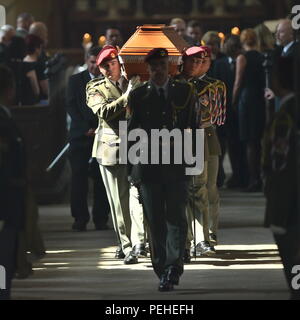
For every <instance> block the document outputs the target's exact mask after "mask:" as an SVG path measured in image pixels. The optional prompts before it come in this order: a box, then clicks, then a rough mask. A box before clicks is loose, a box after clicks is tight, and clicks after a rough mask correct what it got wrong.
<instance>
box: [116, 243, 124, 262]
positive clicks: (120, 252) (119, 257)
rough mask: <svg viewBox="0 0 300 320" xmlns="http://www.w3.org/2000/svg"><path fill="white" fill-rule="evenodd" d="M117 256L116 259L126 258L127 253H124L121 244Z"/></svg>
mask: <svg viewBox="0 0 300 320" xmlns="http://www.w3.org/2000/svg"><path fill="white" fill-rule="evenodd" d="M115 258H116V259H124V258H125V254H124V252H123V250H122V247H121V246H119V247H118V249H117V250H116V254H115Z"/></svg>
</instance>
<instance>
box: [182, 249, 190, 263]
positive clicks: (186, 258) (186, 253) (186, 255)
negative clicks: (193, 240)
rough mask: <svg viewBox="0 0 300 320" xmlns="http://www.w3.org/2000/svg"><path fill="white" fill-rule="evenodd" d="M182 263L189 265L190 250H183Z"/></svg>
mask: <svg viewBox="0 0 300 320" xmlns="http://www.w3.org/2000/svg"><path fill="white" fill-rule="evenodd" d="M183 262H184V263H190V262H191V255H190V249H185V250H184V254H183Z"/></svg>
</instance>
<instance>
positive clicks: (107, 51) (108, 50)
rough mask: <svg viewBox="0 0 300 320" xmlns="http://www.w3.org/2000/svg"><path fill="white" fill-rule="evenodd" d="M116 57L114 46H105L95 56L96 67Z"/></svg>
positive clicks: (116, 52)
mask: <svg viewBox="0 0 300 320" xmlns="http://www.w3.org/2000/svg"><path fill="white" fill-rule="evenodd" d="M117 56H118V51H117V49H116V48H115V47H114V46H105V47H104V48H103V49H102V50H101V51H100V52H99V54H98V56H97V61H96V63H97V66H99V65H100V64H101V63H102V62H104V61H107V60H112V59H115V58H116V57H117Z"/></svg>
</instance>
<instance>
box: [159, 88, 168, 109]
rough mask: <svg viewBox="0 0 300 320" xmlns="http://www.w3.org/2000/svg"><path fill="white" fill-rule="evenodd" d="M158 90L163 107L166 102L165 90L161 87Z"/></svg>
mask: <svg viewBox="0 0 300 320" xmlns="http://www.w3.org/2000/svg"><path fill="white" fill-rule="evenodd" d="M158 91H159V98H160V102H161V104H162V105H163V106H164V107H165V106H166V102H167V101H166V97H165V90H164V89H163V88H159V89H158Z"/></svg>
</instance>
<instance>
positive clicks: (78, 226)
mask: <svg viewBox="0 0 300 320" xmlns="http://www.w3.org/2000/svg"><path fill="white" fill-rule="evenodd" d="M86 225H87V222H81V221H75V222H74V223H73V225H72V230H73V231H77V232H81V231H86Z"/></svg>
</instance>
